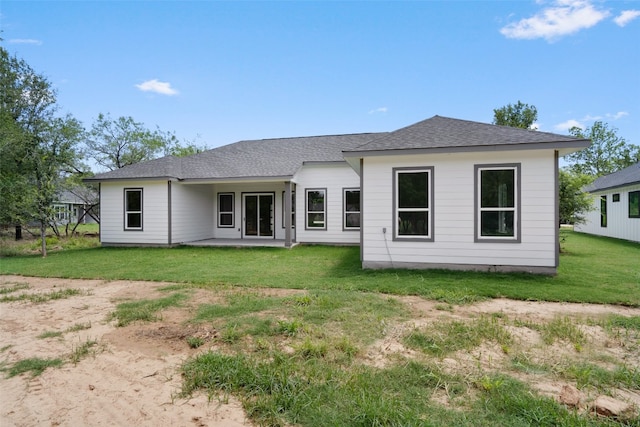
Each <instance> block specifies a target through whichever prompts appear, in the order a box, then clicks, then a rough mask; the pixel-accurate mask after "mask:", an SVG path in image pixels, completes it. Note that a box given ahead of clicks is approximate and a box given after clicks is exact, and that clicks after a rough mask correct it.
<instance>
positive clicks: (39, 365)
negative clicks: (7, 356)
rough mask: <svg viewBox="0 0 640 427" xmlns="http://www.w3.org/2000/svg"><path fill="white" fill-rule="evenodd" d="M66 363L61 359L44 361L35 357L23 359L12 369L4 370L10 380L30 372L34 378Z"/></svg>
mask: <svg viewBox="0 0 640 427" xmlns="http://www.w3.org/2000/svg"><path fill="white" fill-rule="evenodd" d="M63 363H64V361H63V360H62V359H59V358H55V359H42V358H39V357H34V358H30V359H23V360H20V361H18V362H16V363H14V364H13V365H12V366H11V367H10V368H8V369H3V370H6V372H7V376H8V377H9V378H11V377H15V376H16V375H20V374H24V373H26V372H30V373H31V376H32V377H37V376H38V375H40V374H42V373H43V372H44V371H45V370H46V369H47V368H57V367H60V366H62V365H63Z"/></svg>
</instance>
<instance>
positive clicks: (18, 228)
mask: <svg viewBox="0 0 640 427" xmlns="http://www.w3.org/2000/svg"><path fill="white" fill-rule="evenodd" d="M16 240H22V226H21V225H16Z"/></svg>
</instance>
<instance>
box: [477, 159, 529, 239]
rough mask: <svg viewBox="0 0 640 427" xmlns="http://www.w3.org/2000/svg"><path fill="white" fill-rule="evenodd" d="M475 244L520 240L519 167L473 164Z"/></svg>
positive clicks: (517, 165)
mask: <svg viewBox="0 0 640 427" xmlns="http://www.w3.org/2000/svg"><path fill="white" fill-rule="evenodd" d="M475 169H476V171H475V182H476V241H478V242H491V241H506V242H509V241H511V242H518V241H520V226H519V223H520V219H519V214H520V213H519V210H520V209H519V207H520V206H519V205H520V165H519V164H514V165H476V167H475Z"/></svg>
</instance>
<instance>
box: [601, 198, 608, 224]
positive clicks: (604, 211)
mask: <svg viewBox="0 0 640 427" xmlns="http://www.w3.org/2000/svg"><path fill="white" fill-rule="evenodd" d="M607 204H608V202H607V195H606V194H603V195H601V196H600V227H601V228H607V208H608V206H607Z"/></svg>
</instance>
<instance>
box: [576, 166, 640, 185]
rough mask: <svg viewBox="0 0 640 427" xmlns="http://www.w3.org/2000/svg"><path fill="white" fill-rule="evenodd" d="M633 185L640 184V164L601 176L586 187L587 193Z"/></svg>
mask: <svg viewBox="0 0 640 427" xmlns="http://www.w3.org/2000/svg"><path fill="white" fill-rule="evenodd" d="M631 184H640V162H638V163H636V164H635V165H631V166H629V167H627V168H624V169H622V170H619V171H618V172H614V173H612V174H610V175H605V176H601V177H600V178H598V179H596V180H595V181H593V182H592V183H591V185H588V186H587V187H585V191H589V192H593V191H598V190H605V189H608V188H616V187H623V186H627V185H631Z"/></svg>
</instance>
